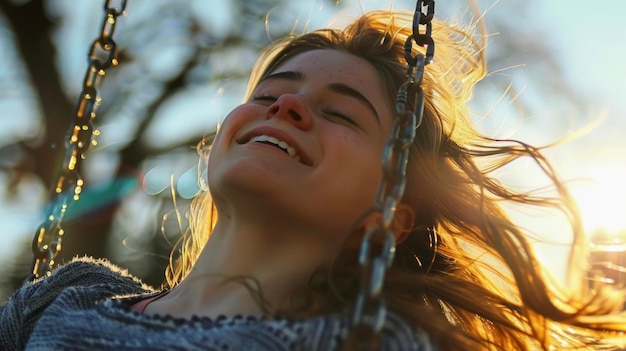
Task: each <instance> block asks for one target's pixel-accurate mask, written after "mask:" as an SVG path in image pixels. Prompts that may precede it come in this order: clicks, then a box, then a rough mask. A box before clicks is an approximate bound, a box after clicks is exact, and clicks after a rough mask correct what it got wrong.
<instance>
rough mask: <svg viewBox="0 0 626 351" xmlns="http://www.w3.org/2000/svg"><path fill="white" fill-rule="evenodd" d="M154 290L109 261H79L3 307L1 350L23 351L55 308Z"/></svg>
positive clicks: (23, 290) (19, 292)
mask: <svg viewBox="0 0 626 351" xmlns="http://www.w3.org/2000/svg"><path fill="white" fill-rule="evenodd" d="M151 290H152V289H150V288H149V287H148V286H146V285H144V284H143V283H142V282H141V281H140V280H139V279H137V278H135V277H133V276H132V275H130V274H129V273H128V272H127V271H126V270H123V269H120V268H118V267H117V266H115V265H113V264H111V263H109V262H108V261H106V260H96V259H93V258H87V257H85V258H76V259H74V260H72V261H71V262H69V263H67V264H65V265H63V266H60V267H58V268H57V269H55V270H54V271H53V272H52V274H51V275H50V276H46V277H42V278H39V279H36V280H34V281H32V282H28V283H26V284H24V285H23V286H22V287H21V288H20V289H18V290H17V291H16V292H14V293H13V295H12V296H11V297H10V298H9V300H8V301H6V303H4V304H3V305H0V349H3V350H4V349H6V350H13V349H21V348H23V347H24V345H25V343H26V341H27V340H28V339H29V337H30V333H31V332H32V330H33V329H34V327H35V325H36V324H37V322H38V321H39V320H40V318H41V317H42V316H43V315H45V314H46V313H47V311H48V310H49V307H50V306H51V305H54V304H56V305H58V306H64V307H68V306H69V307H73V306H79V305H85V304H93V303H94V302H97V301H102V300H104V299H107V298H111V297H115V296H128V295H135V294H140V293H144V292H148V291H151Z"/></svg>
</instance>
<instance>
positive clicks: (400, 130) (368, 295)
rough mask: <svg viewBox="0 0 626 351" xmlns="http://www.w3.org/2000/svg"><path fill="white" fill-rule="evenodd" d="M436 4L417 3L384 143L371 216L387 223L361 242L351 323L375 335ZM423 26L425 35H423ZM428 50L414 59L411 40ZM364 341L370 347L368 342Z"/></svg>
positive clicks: (430, 48)
mask: <svg viewBox="0 0 626 351" xmlns="http://www.w3.org/2000/svg"><path fill="white" fill-rule="evenodd" d="M434 10H435V2H434V1H433V0H430V1H429V0H420V1H417V5H416V9H415V14H414V18H413V28H412V29H413V34H412V35H411V36H409V37H408V38H407V40H406V43H405V50H404V56H405V59H406V61H407V65H408V69H407V81H406V82H405V83H404V84H403V85H402V86H400V88H399V89H398V93H397V95H396V118H395V120H394V124H393V127H392V132H391V136H390V138H389V140H388V141H387V143H386V145H385V149H384V150H383V157H382V166H383V178H382V180H381V182H380V184H379V188H378V192H377V195H376V201H375V203H374V207H373V210H372V212H381V213H382V223H381V224H380V225H378V226H374V227H371V228H369V229H368V230H367V231H366V233H365V235H364V237H363V241H362V243H361V247H360V252H359V264H360V266H361V268H362V272H363V277H362V280H361V286H360V291H359V294H358V295H357V298H356V302H355V308H354V311H353V315H352V324H353V328H355V329H354V330H355V331H357V330H358V331H359V332H365V333H371V334H370V335H375V334H378V333H380V331H381V330H382V327H383V324H384V321H385V318H386V313H387V306H386V302H385V298H384V297H383V296H382V287H383V282H384V278H385V273H386V271H387V268H389V267H390V266H391V264H392V262H393V258H394V254H395V237H394V235H393V232H392V222H393V218H394V215H395V210H396V206H397V205H398V204H399V203H400V201H401V200H402V196H403V195H404V189H405V186H406V165H407V161H408V158H409V147H410V145H411V144H412V143H413V140H414V139H415V131H416V129H417V128H418V127H419V126H420V124H421V122H422V117H423V113H424V93H423V90H422V88H421V82H422V77H423V74H424V66H425V65H427V64H428V63H430V61H431V60H432V57H433V55H434V50H435V46H434V42H433V39H432V37H431V32H432V24H431V20H432V18H433V15H434ZM420 26H422V27H424V29H425V31H424V32H423V33H422V32H421V31H420ZM413 41H415V42H416V43H417V44H418V45H420V46H425V47H426V55H422V54H417V55H416V56H412V48H413V44H412V42H413ZM410 92H411V93H413V92H415V106H414V107H415V111H412V110H411V106H409V103H408V94H409V93H410ZM356 341H357V342H359V341H362V342H363V343H366V344H365V345H359V346H358V347H357V349H360V348H362V347H366V348H367V347H370V346H371V345H368V344H367V342H368V341H367V340H356Z"/></svg>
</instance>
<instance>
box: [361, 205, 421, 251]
mask: <svg viewBox="0 0 626 351" xmlns="http://www.w3.org/2000/svg"><path fill="white" fill-rule="evenodd" d="M382 222H383V219H382V214H381V213H379V212H375V213H372V214H370V215H369V216H367V217H366V218H365V219H364V220H363V227H364V228H370V227H372V226H376V225H380V224H381V223H382ZM414 225H415V211H414V210H413V208H412V207H411V206H409V205H407V204H405V203H401V204H399V205H398V206H397V207H396V213H395V216H394V219H393V223H392V225H391V231H392V232H393V234H394V236H395V238H396V244H400V243H402V242H403V241H404V240H405V239H406V238H407V237H408V236H409V234H411V231H412V229H413V226H414Z"/></svg>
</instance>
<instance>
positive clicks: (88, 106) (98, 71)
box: [30, 0, 127, 279]
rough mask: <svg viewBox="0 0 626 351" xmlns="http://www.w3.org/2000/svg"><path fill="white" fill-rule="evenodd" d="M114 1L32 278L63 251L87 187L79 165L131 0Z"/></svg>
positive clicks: (40, 232) (94, 53)
mask: <svg viewBox="0 0 626 351" xmlns="http://www.w3.org/2000/svg"><path fill="white" fill-rule="evenodd" d="M112 2H113V1H111V0H106V1H105V3H104V19H103V22H102V29H101V30H100V36H99V37H98V38H97V39H96V40H95V41H94V42H93V43H92V45H91V48H90V50H89V66H88V67H87V71H86V73H85V78H84V80H83V88H82V92H81V93H80V95H79V98H78V101H77V104H76V107H75V111H74V114H73V115H74V120H73V124H72V125H71V126H70V128H69V130H68V135H67V140H66V142H65V156H64V159H63V165H62V170H61V174H60V175H59V177H58V178H57V180H56V183H55V184H54V188H53V190H52V194H51V199H50V205H49V207H48V210H47V213H46V218H45V220H44V222H43V223H42V224H41V225H40V226H39V228H38V229H37V231H36V232H35V237H34V238H33V244H32V250H33V255H34V261H33V266H32V272H31V277H30V279H34V278H38V277H41V276H43V275H50V272H51V271H52V268H53V266H54V264H55V258H56V256H57V255H58V254H59V252H60V251H61V243H62V239H63V234H64V231H63V228H62V227H61V221H62V220H63V216H64V215H65V212H66V210H67V206H68V204H69V203H70V201H76V200H78V198H79V196H80V193H81V191H82V188H83V178H82V177H81V175H80V174H79V168H80V165H81V161H82V160H83V159H84V158H85V152H87V150H88V149H89V147H90V146H91V145H92V144H95V141H94V140H92V137H93V135H94V134H95V132H94V129H93V124H92V121H93V119H94V118H95V116H96V114H95V109H96V108H97V106H98V105H99V104H100V101H101V98H100V97H99V96H98V91H97V87H98V86H99V84H100V81H101V78H102V77H103V76H104V75H105V74H106V70H107V69H108V68H110V67H111V66H115V65H117V63H118V62H117V50H116V49H117V44H116V43H115V41H114V40H113V33H114V32H115V26H116V24H117V17H118V16H123V15H124V14H125V11H126V5H127V0H120V1H117V2H118V3H119V4H118V5H113V4H112Z"/></svg>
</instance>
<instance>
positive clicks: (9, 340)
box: [0, 258, 435, 351]
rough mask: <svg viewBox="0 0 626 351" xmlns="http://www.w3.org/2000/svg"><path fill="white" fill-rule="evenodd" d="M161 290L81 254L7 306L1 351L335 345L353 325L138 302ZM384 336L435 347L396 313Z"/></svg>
mask: <svg viewBox="0 0 626 351" xmlns="http://www.w3.org/2000/svg"><path fill="white" fill-rule="evenodd" d="M157 293H158V292H157V291H155V290H153V289H150V288H149V287H147V286H145V285H144V284H142V283H141V281H139V280H138V279H136V278H134V277H132V276H131V275H129V274H128V273H127V272H126V271H123V270H121V269H119V268H117V267H115V266H113V265H111V264H110V263H108V262H106V261H102V260H94V259H88V258H83V259H76V260H74V261H72V262H71V263H68V264H66V265H64V266H62V267H60V268H58V269H56V270H55V271H54V272H53V274H52V275H51V276H50V277H47V278H44V279H41V280H38V281H37V282H35V283H29V284H26V285H25V286H23V287H22V288H21V289H19V290H18V291H16V292H15V293H14V294H13V296H12V297H11V298H10V299H9V301H7V302H6V303H5V304H4V305H2V306H0V350H7V351H8V350H272V351H274V350H334V349H336V348H337V347H338V346H339V345H340V344H341V343H342V341H343V339H344V338H345V336H346V334H347V332H348V330H349V328H348V321H349V316H348V314H347V313H346V314H337V315H333V316H324V317H317V318H312V319H306V320H298V321H290V320H286V319H282V318H275V319H259V318H256V317H242V316H237V317H233V318H226V317H220V318H217V319H209V318H203V317H194V318H192V319H178V318H173V317H170V316H157V315H147V314H142V313H138V312H135V311H133V310H132V309H131V305H132V304H134V303H135V302H137V301H139V300H141V299H144V298H146V297H148V296H154V295H155V294H157ZM382 336H383V339H382V341H383V344H382V349H383V350H420V351H421V350H424V351H426V350H428V351H431V350H434V349H435V348H434V347H433V345H432V344H431V342H430V341H429V338H428V336H427V335H426V334H425V333H424V332H422V331H420V330H418V329H416V328H415V327H413V326H411V325H410V324H408V323H407V322H405V321H404V320H402V319H401V318H400V317H399V316H397V315H395V314H393V313H389V314H388V316H387V320H386V322H385V325H384V327H383V333H382Z"/></svg>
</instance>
